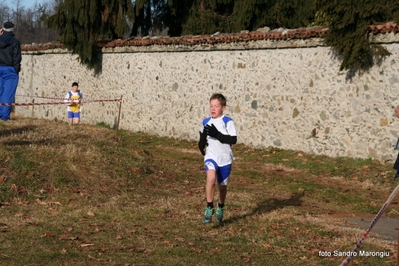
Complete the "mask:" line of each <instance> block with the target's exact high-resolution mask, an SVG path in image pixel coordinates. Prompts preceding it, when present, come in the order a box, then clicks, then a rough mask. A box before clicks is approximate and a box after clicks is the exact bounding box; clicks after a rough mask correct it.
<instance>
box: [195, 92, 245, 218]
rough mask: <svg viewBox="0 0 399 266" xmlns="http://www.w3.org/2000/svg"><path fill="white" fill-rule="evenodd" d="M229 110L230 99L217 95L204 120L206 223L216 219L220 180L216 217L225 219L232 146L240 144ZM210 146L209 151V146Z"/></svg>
mask: <svg viewBox="0 0 399 266" xmlns="http://www.w3.org/2000/svg"><path fill="white" fill-rule="evenodd" d="M225 110H226V98H225V97H224V96H223V95H222V94H213V95H212V96H211V98H210V114H211V116H210V117H208V118H205V119H204V120H203V121H202V126H201V130H200V140H199V142H198V148H199V150H200V151H201V153H202V155H204V163H205V170H206V185H205V191H206V201H207V206H206V208H205V214H204V217H203V221H204V223H210V222H211V221H212V215H213V213H214V205H213V199H214V194H215V183H216V181H217V185H218V190H219V199H218V201H217V203H216V214H215V220H216V222H218V223H220V222H222V220H223V207H224V203H225V199H226V194H227V183H228V181H229V176H230V172H231V164H232V162H233V152H232V150H231V145H232V144H236V143H237V132H236V128H235V125H234V122H233V120H232V119H231V118H230V117H228V116H225V115H223V112H224V111H225ZM206 146H208V147H207V148H206V151H205V147H206Z"/></svg>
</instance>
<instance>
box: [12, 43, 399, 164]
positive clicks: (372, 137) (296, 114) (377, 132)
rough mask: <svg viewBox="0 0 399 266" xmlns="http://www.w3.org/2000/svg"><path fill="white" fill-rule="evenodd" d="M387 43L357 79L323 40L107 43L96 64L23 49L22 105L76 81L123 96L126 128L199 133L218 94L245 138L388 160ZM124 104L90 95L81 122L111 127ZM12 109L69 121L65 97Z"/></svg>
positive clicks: (395, 80)
mask: <svg viewBox="0 0 399 266" xmlns="http://www.w3.org/2000/svg"><path fill="white" fill-rule="evenodd" d="M384 38H387V37H386V36H385V37H384ZM395 38H397V37H395ZM383 45H384V46H385V47H386V48H387V49H388V50H389V51H390V52H391V53H392V55H391V56H389V57H388V58H387V59H386V60H385V61H384V62H383V63H382V65H381V66H374V67H373V68H372V69H371V70H370V71H369V72H368V73H365V74H363V75H356V76H355V77H354V78H353V79H347V74H348V73H347V71H340V70H339V67H340V62H339V61H338V60H337V59H336V57H335V54H334V53H333V51H332V50H331V48H330V47H326V46H324V45H322V44H321V41H320V40H318V39H317V38H316V39H311V40H308V41H307V42H304V41H303V40H297V41H293V42H291V43H286V41H281V42H280V43H278V42H269V43H268V42H267V41H258V42H257V41H254V42H246V43H234V44H229V45H228V46H226V45H225V46H223V44H220V45H219V46H218V47H216V46H214V45H208V46H207V45H206V44H202V45H198V46H196V47H181V46H179V45H176V46H175V47H174V48H173V49H171V48H170V45H168V46H167V47H162V46H161V45H160V46H157V47H144V48H143V47H115V48H103V54H102V65H101V69H100V71H99V72H96V71H93V70H89V69H87V68H86V67H85V66H83V65H81V64H80V63H79V61H78V60H77V56H76V55H73V54H71V53H69V52H68V51H67V50H65V49H49V50H45V51H40V52H34V51H33V52H32V51H29V52H27V51H25V52H23V56H22V70H21V73H20V82H19V86H18V90H17V97H16V103H27V102H28V103H31V102H35V103H39V102H50V101H57V100H50V99H46V98H45V97H54V98H58V97H59V98H63V97H64V96H65V94H66V93H67V91H69V90H70V88H71V84H72V82H74V81H78V82H79V85H80V89H81V91H82V93H83V95H84V98H85V99H87V100H91V99H93V100H97V99H103V100H104V99H119V98H121V96H123V101H122V104H121V116H120V128H121V129H126V130H131V131H134V132H138V131H140V132H147V133H150V134H156V135H160V136H167V137H174V138H180V139H187V140H197V139H198V135H199V134H198V131H199V129H200V123H201V121H202V119H203V118H205V117H207V116H209V98H210V96H211V94H212V93H216V92H218V93H222V94H224V95H225V96H226V98H227V104H228V107H227V110H226V112H225V114H226V115H228V116H231V117H232V118H233V120H234V121H235V124H236V127H237V131H238V142H239V143H243V144H245V145H249V146H252V147H255V148H268V147H276V148H281V149H290V150H297V151H304V152H307V153H313V154H318V155H326V156H331V157H337V156H345V157H358V158H373V159H377V160H381V161H390V160H393V159H394V158H395V157H396V151H394V150H393V148H394V145H395V143H396V140H397V138H398V130H399V119H398V118H396V117H395V116H394V107H395V106H396V105H398V104H399V99H398V92H399V77H398V73H399V59H398V55H399V42H395V41H391V42H388V41H386V43H385V44H383ZM43 97H44V98H43ZM58 101H60V100H58ZM118 111H119V103H118V102H104V103H99V102H91V103H90V102H88V103H86V104H84V105H83V110H82V120H81V121H82V123H86V124H97V123H105V124H108V125H110V126H111V127H114V126H116V124H117V121H118ZM15 113H16V114H17V115H21V116H25V117H34V118H40V119H51V120H55V119H56V120H64V121H65V122H66V121H67V118H66V106H65V105H62V104H60V105H40V106H27V107H25V106H16V107H15Z"/></svg>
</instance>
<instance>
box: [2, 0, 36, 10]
mask: <svg viewBox="0 0 399 266" xmlns="http://www.w3.org/2000/svg"><path fill="white" fill-rule="evenodd" d="M0 1H1V2H4V3H5V4H6V5H7V6H8V7H10V8H15V6H16V4H17V2H18V0H0ZM20 1H21V6H23V7H25V8H33V6H34V5H35V4H36V3H37V4H41V3H43V2H44V1H43V0H20Z"/></svg>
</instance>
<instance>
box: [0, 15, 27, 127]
mask: <svg viewBox="0 0 399 266" xmlns="http://www.w3.org/2000/svg"><path fill="white" fill-rule="evenodd" d="M21 60H22V55H21V44H20V42H19V40H17V39H16V38H15V36H14V23H12V22H10V21H8V22H5V23H4V24H3V26H2V28H1V29H0V103H3V104H12V103H14V101H15V93H16V91H17V86H18V81H19V72H20V71H21ZM11 110H12V105H9V106H0V118H1V119H2V120H3V121H7V120H10V114H11Z"/></svg>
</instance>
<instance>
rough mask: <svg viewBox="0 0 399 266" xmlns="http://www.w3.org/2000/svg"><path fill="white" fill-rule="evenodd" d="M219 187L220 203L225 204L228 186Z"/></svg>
mask: <svg viewBox="0 0 399 266" xmlns="http://www.w3.org/2000/svg"><path fill="white" fill-rule="evenodd" d="M218 186H219V203H220V204H224V201H225V199H226V195H227V186H223V185H218Z"/></svg>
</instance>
